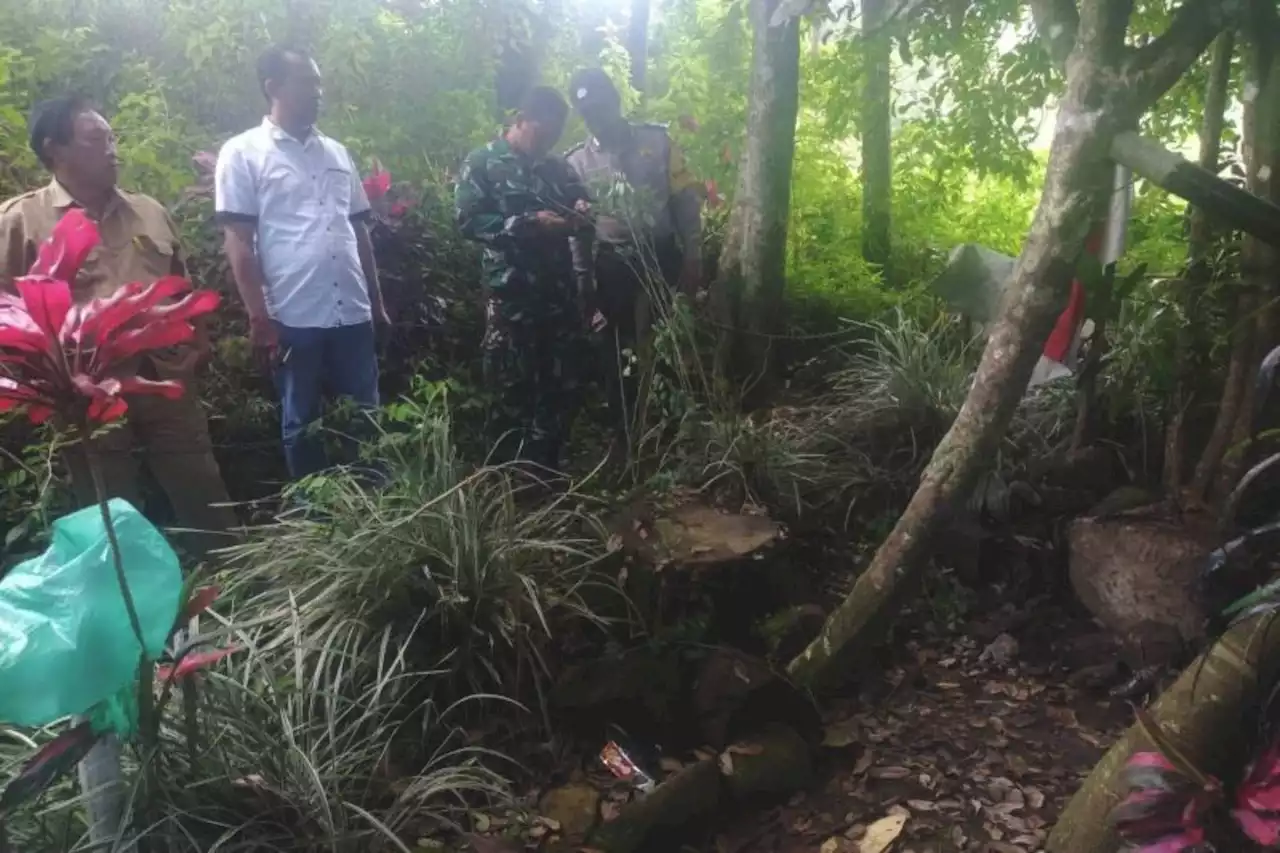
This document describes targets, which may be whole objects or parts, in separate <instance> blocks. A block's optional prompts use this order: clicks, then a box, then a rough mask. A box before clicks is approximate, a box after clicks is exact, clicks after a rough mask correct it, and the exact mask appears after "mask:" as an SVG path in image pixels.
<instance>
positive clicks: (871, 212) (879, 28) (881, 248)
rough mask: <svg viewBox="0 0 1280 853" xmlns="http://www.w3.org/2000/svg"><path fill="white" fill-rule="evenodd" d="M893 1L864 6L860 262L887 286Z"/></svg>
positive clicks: (866, 2) (873, 0)
mask: <svg viewBox="0 0 1280 853" xmlns="http://www.w3.org/2000/svg"><path fill="white" fill-rule="evenodd" d="M888 17H889V0H864V2H863V4H862V43H863V57H864V59H863V66H864V68H863V74H864V78H863V88H862V116H861V121H862V257H863V258H864V259H865V260H866V261H867V263H869V264H875V265H876V266H878V267H880V268H881V269H882V270H883V276H884V279H885V280H886V281H888V280H889V277H890V275H889V273H890V270H889V250H890V246H891V243H890V240H891V237H890V233H889V230H890V223H891V217H892V200H893V146H892V139H891V138H890V134H891V132H892V131H891V128H890V119H891V113H892V105H891V99H892V94H893V93H892V82H893V78H892V74H891V60H892V50H891V49H892V44H891V41H890V39H889V33H888V27H887V24H888Z"/></svg>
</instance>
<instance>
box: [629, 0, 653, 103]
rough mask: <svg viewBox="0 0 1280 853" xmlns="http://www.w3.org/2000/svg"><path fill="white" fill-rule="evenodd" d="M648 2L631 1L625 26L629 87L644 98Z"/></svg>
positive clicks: (646, 65)
mask: <svg viewBox="0 0 1280 853" xmlns="http://www.w3.org/2000/svg"><path fill="white" fill-rule="evenodd" d="M649 2H650V0H631V20H630V21H629V22H628V24H627V53H628V54H629V55H630V57H631V86H632V88H634V89H635V90H636V91H637V92H639V93H640V94H641V97H643V96H644V83H645V71H646V69H647V67H648V64H649Z"/></svg>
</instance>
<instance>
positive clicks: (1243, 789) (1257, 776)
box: [1231, 741, 1280, 848]
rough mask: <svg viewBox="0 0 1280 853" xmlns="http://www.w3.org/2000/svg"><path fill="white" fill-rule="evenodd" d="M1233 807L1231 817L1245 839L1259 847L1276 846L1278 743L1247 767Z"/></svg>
mask: <svg viewBox="0 0 1280 853" xmlns="http://www.w3.org/2000/svg"><path fill="white" fill-rule="evenodd" d="M1235 805H1236V807H1235V808H1234V809H1233V810H1232V811H1231V814H1232V816H1233V817H1235V819H1236V823H1238V824H1239V825H1240V829H1241V830H1243V831H1244V833H1245V835H1248V836H1249V837H1250V838H1252V839H1253V840H1254V841H1256V842H1258V843H1259V844H1261V845H1262V846H1263V847H1268V848H1271V847H1276V846H1280V741H1276V742H1275V743H1273V744H1271V746H1269V747H1268V748H1267V749H1266V751H1264V752H1263V753H1262V755H1260V756H1258V758H1257V759H1255V760H1254V762H1253V764H1251V765H1250V766H1249V771H1248V773H1246V774H1245V778H1244V781H1243V782H1241V783H1240V786H1239V787H1238V788H1237V789H1236V803H1235Z"/></svg>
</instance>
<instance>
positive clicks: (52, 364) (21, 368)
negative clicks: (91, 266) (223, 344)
mask: <svg viewBox="0 0 1280 853" xmlns="http://www.w3.org/2000/svg"><path fill="white" fill-rule="evenodd" d="M97 241H98V229H97V227H96V226H95V225H94V224H93V222H92V221H91V220H90V219H89V218H88V217H87V216H86V215H85V213H84V211H82V210H79V209H72V210H70V211H68V212H67V213H66V214H65V215H64V216H63V217H62V219H60V220H59V221H58V223H57V225H56V226H54V229H53V233H52V234H51V235H50V237H49V239H48V240H47V241H46V242H45V243H44V245H42V246H41V247H40V250H39V252H38V253H37V254H38V257H37V261H36V263H35V265H34V266H33V267H32V268H31V274H30V275H28V276H25V277H22V278H19V279H18V280H17V281H16V282H15V286H16V289H17V291H18V294H17V295H16V296H15V295H13V294H0V364H2V365H3V366H4V374H5V375H3V377H2V378H0V411H8V410H11V409H15V408H20V407H21V408H25V409H26V411H27V416H28V417H29V418H30V419H31V420H32V421H34V422H37V423H39V422H40V421H43V420H45V419H47V418H48V417H49V416H50V415H51V414H52V412H54V411H57V412H58V413H59V414H61V415H62V416H63V417H65V418H67V419H68V420H69V421H71V422H75V423H79V422H83V421H88V422H89V423H98V424H101V423H109V422H111V421H113V420H116V419H118V418H120V417H121V416H123V415H124V414H125V412H126V411H127V409H128V403H127V401H126V400H125V398H124V395H126V394H155V395H160V396H164V397H168V398H170V399H177V398H178V397H180V396H181V395H182V393H183V391H182V386H181V385H180V384H178V383H174V382H152V381H149V380H145V379H142V378H139V377H136V376H129V375H127V374H124V373H122V372H121V368H122V367H123V365H122V364H121V362H123V361H124V360H126V359H129V358H131V357H133V356H137V355H141V354H143V353H145V352H147V351H150V350H158V349H164V348H166V347H170V346H174V345H175V344H180V343H185V342H187V341H189V340H191V339H192V338H193V337H194V336H195V328H194V327H193V326H192V325H191V321H192V320H193V319H194V318H196V317H198V316H201V315H203V314H207V313H208V312H210V311H212V310H214V308H216V307H217V305H218V301H219V297H218V294H216V293H213V292H211V291H199V292H196V293H191V294H188V295H187V296H185V297H183V298H181V299H177V301H174V300H175V298H176V297H178V296H180V295H181V294H183V293H186V292H187V291H188V290H190V284H189V283H188V282H187V281H186V280H185V279H182V278H177V277H172V276H170V277H166V278H162V279H160V280H159V281H157V282H155V283H153V284H150V285H146V284H141V283H133V284H129V285H126V286H124V287H122V288H120V290H119V291H117V292H116V293H115V294H114V295H112V296H111V297H109V298H107V299H95V300H92V301H91V302H88V303H86V304H84V305H78V306H73V305H72V295H71V285H70V282H71V281H73V280H74V279H75V276H76V273H77V272H78V271H79V267H80V265H81V264H82V263H83V262H84V260H85V259H86V258H87V257H88V255H89V253H90V252H91V251H92V250H93V247H94V245H96V243H97Z"/></svg>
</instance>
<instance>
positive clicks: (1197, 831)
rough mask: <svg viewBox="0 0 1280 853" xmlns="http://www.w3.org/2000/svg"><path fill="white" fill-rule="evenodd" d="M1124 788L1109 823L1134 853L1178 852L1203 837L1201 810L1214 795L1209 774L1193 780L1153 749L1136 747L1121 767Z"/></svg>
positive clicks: (1217, 791)
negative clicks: (1127, 792) (1135, 752)
mask: <svg viewBox="0 0 1280 853" xmlns="http://www.w3.org/2000/svg"><path fill="white" fill-rule="evenodd" d="M1124 779H1125V783H1126V785H1127V787H1128V789H1129V794H1128V796H1126V797H1125V798H1124V800H1123V801H1121V803H1120V804H1119V805H1118V806H1116V808H1115V810H1114V811H1112V813H1111V823H1112V825H1113V826H1114V827H1115V829H1116V834H1117V835H1119V836H1120V837H1121V838H1122V839H1124V841H1125V842H1126V843H1128V844H1129V845H1131V847H1132V849H1133V850H1134V851H1135V853H1179V851H1190V850H1195V849H1197V848H1198V847H1200V845H1202V844H1203V843H1204V840H1205V816H1206V814H1207V812H1208V810H1209V809H1210V808H1211V807H1212V806H1213V805H1214V803H1215V802H1217V801H1218V799H1220V795H1221V788H1220V786H1218V785H1217V784H1216V782H1214V781H1213V780H1212V779H1210V780H1208V781H1207V783H1205V782H1200V781H1196V780H1194V779H1191V778H1189V777H1188V776H1186V775H1185V774H1183V773H1182V772H1180V771H1179V770H1178V769H1177V768H1176V767H1174V765H1173V763H1172V762H1170V761H1169V760H1168V759H1167V758H1165V757H1164V756H1163V755H1161V754H1160V753H1158V752H1139V753H1137V754H1136V755H1134V756H1133V757H1132V758H1130V759H1129V762H1128V764H1126V765H1125V769H1124Z"/></svg>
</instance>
